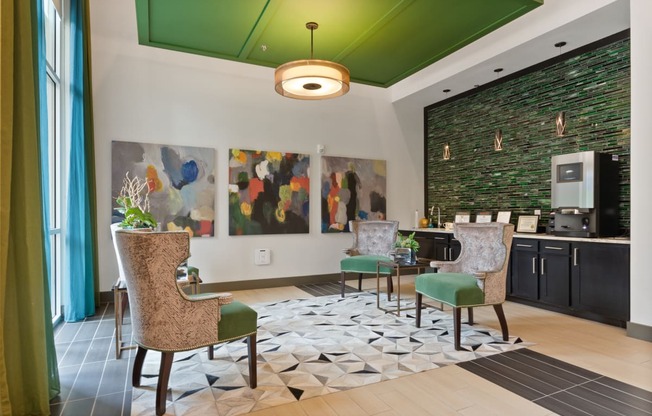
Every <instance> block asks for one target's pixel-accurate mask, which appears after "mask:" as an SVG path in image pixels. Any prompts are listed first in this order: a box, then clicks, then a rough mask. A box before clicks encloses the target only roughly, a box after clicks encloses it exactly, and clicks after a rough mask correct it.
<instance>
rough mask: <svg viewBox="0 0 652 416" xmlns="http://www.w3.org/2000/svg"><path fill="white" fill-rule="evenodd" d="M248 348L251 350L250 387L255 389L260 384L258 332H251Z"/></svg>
mask: <svg viewBox="0 0 652 416" xmlns="http://www.w3.org/2000/svg"><path fill="white" fill-rule="evenodd" d="M247 349H248V350H249V387H251V388H252V389H255V388H256V387H257V386H258V365H257V364H258V362H257V354H256V334H251V335H249V337H247Z"/></svg>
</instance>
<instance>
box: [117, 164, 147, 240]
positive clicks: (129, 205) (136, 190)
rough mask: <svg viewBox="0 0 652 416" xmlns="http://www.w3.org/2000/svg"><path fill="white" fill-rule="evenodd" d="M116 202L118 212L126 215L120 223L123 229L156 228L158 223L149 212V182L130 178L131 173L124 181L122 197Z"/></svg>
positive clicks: (119, 196)
mask: <svg viewBox="0 0 652 416" xmlns="http://www.w3.org/2000/svg"><path fill="white" fill-rule="evenodd" d="M115 202H116V203H117V204H118V208H117V210H118V212H120V213H121V214H122V215H124V219H123V220H122V222H121V223H120V227H121V228H128V229H134V228H156V227H157V226H158V222H157V221H156V218H154V216H153V215H152V214H151V212H149V186H148V185H147V181H146V180H144V179H141V178H139V177H138V176H134V177H133V178H130V177H129V172H127V174H126V175H125V178H124V179H123V181H122V189H120V195H118V197H117V198H116V200H115Z"/></svg>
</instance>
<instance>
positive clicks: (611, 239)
mask: <svg viewBox="0 0 652 416" xmlns="http://www.w3.org/2000/svg"><path fill="white" fill-rule="evenodd" d="M399 231H400V230H399ZM404 231H410V232H412V231H418V232H425V233H446V234H453V230H446V229H444V228H410V229H407V230H404ZM514 237H515V238H536V239H540V240H558V241H582V242H585V243H610V244H629V237H601V238H597V237H596V238H586V237H562V236H558V235H549V234H532V233H514Z"/></svg>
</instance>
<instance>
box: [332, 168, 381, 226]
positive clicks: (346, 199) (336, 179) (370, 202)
mask: <svg viewBox="0 0 652 416" xmlns="http://www.w3.org/2000/svg"><path fill="white" fill-rule="evenodd" d="M386 188H387V167H386V162H385V161H384V160H372V159H353V158H349V157H333V156H322V158H321V232H322V233H332V232H348V231H350V230H349V221H351V220H384V219H386V218H387V201H386V197H385V195H386Z"/></svg>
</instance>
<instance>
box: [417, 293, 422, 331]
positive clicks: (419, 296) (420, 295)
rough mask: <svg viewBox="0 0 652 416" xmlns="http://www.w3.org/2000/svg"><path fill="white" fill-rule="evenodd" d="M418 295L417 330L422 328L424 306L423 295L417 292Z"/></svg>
mask: <svg viewBox="0 0 652 416" xmlns="http://www.w3.org/2000/svg"><path fill="white" fill-rule="evenodd" d="M416 295H417V302H416V303H417V304H416V308H417V312H416V321H417V322H416V324H417V328H421V305H422V304H423V295H422V294H421V293H419V292H417V293H416Z"/></svg>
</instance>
